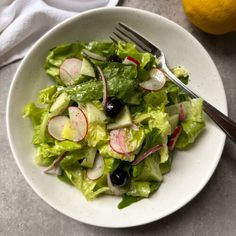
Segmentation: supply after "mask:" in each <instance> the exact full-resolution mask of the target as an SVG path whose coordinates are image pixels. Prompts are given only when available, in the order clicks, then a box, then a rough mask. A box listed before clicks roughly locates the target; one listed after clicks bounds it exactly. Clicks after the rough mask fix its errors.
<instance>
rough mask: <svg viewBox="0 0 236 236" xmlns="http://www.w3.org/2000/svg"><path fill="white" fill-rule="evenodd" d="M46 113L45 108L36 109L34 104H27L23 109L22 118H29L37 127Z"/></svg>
mask: <svg viewBox="0 0 236 236" xmlns="http://www.w3.org/2000/svg"><path fill="white" fill-rule="evenodd" d="M46 111H47V108H41V107H37V106H36V105H35V104H34V103H28V104H27V105H26V106H25V107H24V114H23V117H29V118H30V119H31V121H32V123H33V125H34V126H35V125H39V124H40V123H41V121H42V116H43V115H44V113H45V112H46Z"/></svg>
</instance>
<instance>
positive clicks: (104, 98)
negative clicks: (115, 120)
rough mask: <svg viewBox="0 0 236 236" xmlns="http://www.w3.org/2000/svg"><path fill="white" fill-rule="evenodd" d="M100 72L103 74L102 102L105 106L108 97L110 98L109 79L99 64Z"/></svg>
mask: <svg viewBox="0 0 236 236" xmlns="http://www.w3.org/2000/svg"><path fill="white" fill-rule="evenodd" d="M97 69H98V72H99V74H100V76H101V79H102V83H103V99H102V104H103V106H104V107H105V106H106V104H107V98H108V85H107V80H106V78H105V76H104V74H103V72H102V70H101V69H100V67H99V66H97Z"/></svg>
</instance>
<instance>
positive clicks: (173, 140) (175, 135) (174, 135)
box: [167, 125, 181, 151]
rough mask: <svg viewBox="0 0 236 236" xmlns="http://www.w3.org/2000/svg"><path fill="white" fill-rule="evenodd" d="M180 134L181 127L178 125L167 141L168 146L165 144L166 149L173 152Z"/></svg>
mask: <svg viewBox="0 0 236 236" xmlns="http://www.w3.org/2000/svg"><path fill="white" fill-rule="evenodd" d="M180 133H181V126H179V125H178V126H176V128H175V130H174V132H173V133H172V135H171V138H170V140H169V142H168V144H167V146H168V149H169V150H170V151H173V150H174V147H175V144H176V141H177V139H178V137H179V135H180Z"/></svg>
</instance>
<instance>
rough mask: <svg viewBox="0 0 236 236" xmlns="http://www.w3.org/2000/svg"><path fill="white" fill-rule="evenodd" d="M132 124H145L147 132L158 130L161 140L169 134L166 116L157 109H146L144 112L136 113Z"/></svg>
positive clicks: (169, 128)
mask: <svg viewBox="0 0 236 236" xmlns="http://www.w3.org/2000/svg"><path fill="white" fill-rule="evenodd" d="M134 122H135V123H143V124H147V125H148V128H149V130H152V129H154V128H158V129H159V130H160V133H161V134H162V137H163V138H165V137H167V135H169V134H170V133H171V126H170V123H169V117H168V115H167V114H166V113H164V112H162V111H161V110H158V109H156V110H152V109H147V111H146V112H137V113H136V114H135V117H134Z"/></svg>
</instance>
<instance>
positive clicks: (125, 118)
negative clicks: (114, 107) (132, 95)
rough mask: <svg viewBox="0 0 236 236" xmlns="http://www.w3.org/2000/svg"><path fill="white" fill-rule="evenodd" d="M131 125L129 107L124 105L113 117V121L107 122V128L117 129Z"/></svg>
mask: <svg viewBox="0 0 236 236" xmlns="http://www.w3.org/2000/svg"><path fill="white" fill-rule="evenodd" d="M130 125H132V119H131V115H130V112H129V108H128V107H127V106H125V107H124V108H123V110H122V111H121V112H120V114H119V115H118V116H117V117H116V118H115V122H114V123H111V124H108V125H107V129H109V130H112V129H119V128H124V127H127V126H130Z"/></svg>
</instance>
